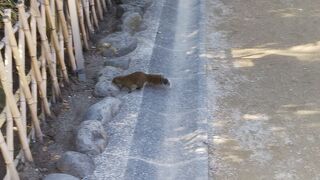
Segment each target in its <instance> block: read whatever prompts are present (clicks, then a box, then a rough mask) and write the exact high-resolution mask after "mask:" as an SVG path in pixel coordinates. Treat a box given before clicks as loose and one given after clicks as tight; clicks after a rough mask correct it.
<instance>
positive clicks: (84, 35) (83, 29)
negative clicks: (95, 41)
mask: <svg viewBox="0 0 320 180" xmlns="http://www.w3.org/2000/svg"><path fill="white" fill-rule="evenodd" d="M76 3H77V10H78V11H77V12H78V16H79V24H80V29H81V34H82V40H83V44H84V48H85V49H86V50H89V44H88V37H87V32H86V27H85V25H84V18H83V10H82V4H81V2H80V1H76Z"/></svg>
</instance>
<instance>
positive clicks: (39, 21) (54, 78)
mask: <svg viewBox="0 0 320 180" xmlns="http://www.w3.org/2000/svg"><path fill="white" fill-rule="evenodd" d="M31 2H32V3H33V4H34V6H33V7H31V15H32V16H33V17H35V19H36V22H37V23H36V24H37V28H38V32H39V34H40V38H41V41H42V48H43V50H44V57H45V60H46V62H47V64H48V69H49V73H50V77H51V81H52V83H53V88H54V91H55V95H56V96H57V97H61V90H60V87H59V83H58V79H57V74H56V72H55V71H54V67H53V64H52V62H51V55H50V46H49V41H48V38H47V35H46V27H45V24H44V18H43V19H42V16H41V15H40V12H39V9H38V8H37V7H36V6H35V4H36V1H35V0H32V1H31ZM45 14H46V13H45Z"/></svg>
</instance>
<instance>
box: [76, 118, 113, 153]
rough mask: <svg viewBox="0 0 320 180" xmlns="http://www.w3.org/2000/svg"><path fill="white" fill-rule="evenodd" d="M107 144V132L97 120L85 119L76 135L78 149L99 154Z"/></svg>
mask: <svg viewBox="0 0 320 180" xmlns="http://www.w3.org/2000/svg"><path fill="white" fill-rule="evenodd" d="M106 146H107V133H106V132H105V130H104V128H103V125H102V123H101V122H100V121H97V120H88V121H83V122H82V123H81V124H80V126H79V129H78V132H77V136H76V149H77V151H79V152H81V153H85V154H88V155H98V154H100V153H102V152H103V151H104V149H105V148H106Z"/></svg>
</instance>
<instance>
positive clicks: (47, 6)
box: [33, 0, 69, 84]
mask: <svg viewBox="0 0 320 180" xmlns="http://www.w3.org/2000/svg"><path fill="white" fill-rule="evenodd" d="M33 1H34V0H33ZM44 5H45V9H46V16H47V20H48V24H49V27H50V30H51V36H52V38H53V45H54V48H55V50H56V53H57V55H58V60H59V63H60V66H61V71H62V74H63V77H64V80H65V81H66V83H67V84H69V77H68V72H67V68H66V64H65V62H64V58H63V53H62V52H61V49H60V47H59V40H58V36H57V32H56V26H55V23H54V19H53V18H52V12H51V9H50V3H49V0H44Z"/></svg>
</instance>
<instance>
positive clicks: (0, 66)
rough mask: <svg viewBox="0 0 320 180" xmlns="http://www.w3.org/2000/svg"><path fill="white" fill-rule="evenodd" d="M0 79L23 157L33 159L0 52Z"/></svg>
mask: <svg viewBox="0 0 320 180" xmlns="http://www.w3.org/2000/svg"><path fill="white" fill-rule="evenodd" d="M0 79H1V83H2V88H3V91H4V93H5V95H6V99H7V102H6V103H7V104H8V106H9V107H10V111H11V113H12V117H13V119H14V122H15V124H16V126H17V128H18V134H19V139H20V143H21V145H22V150H23V153H24V155H25V158H26V159H27V160H28V161H33V159H32V154H31V151H30V148H29V144H28V139H27V135H26V134H27V133H26V131H25V129H24V127H23V125H22V123H21V115H20V111H19V109H18V106H17V103H16V102H15V101H16V100H15V98H14V95H13V93H12V90H11V89H10V87H9V86H8V82H7V81H8V79H7V78H6V73H5V67H4V63H3V59H2V55H1V54H0Z"/></svg>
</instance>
